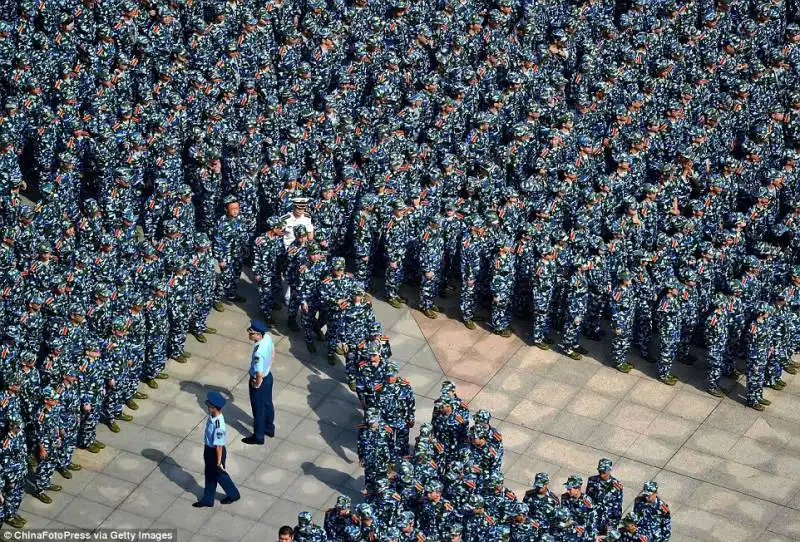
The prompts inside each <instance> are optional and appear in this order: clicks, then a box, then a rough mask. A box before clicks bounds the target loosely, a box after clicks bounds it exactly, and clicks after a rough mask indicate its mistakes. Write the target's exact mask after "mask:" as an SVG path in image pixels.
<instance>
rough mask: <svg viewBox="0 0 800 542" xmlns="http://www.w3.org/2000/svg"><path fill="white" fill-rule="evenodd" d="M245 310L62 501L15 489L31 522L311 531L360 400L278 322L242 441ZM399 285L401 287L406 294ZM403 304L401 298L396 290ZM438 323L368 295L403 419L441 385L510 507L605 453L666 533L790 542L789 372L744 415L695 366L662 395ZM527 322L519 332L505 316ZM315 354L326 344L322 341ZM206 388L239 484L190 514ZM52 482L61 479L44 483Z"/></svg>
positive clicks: (327, 500) (634, 377)
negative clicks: (402, 394) (498, 446)
mask: <svg viewBox="0 0 800 542" xmlns="http://www.w3.org/2000/svg"><path fill="white" fill-rule="evenodd" d="M243 293H244V295H247V296H248V299H249V302H248V304H247V305H246V306H244V307H228V309H227V310H226V311H225V312H224V313H222V314H218V313H212V316H211V319H210V322H209V324H210V325H212V326H214V327H217V328H218V329H219V334H218V335H215V336H211V335H209V341H208V343H206V344H199V343H198V342H197V341H195V339H194V338H193V337H190V338H189V343H188V351H189V352H191V353H192V354H193V357H192V358H191V359H190V360H189V363H187V364H185V365H181V364H178V363H176V362H174V361H170V362H169V363H168V365H167V371H168V372H169V374H170V376H171V377H170V379H169V380H166V381H159V384H160V388H159V389H158V390H150V389H148V388H144V387H143V390H144V391H146V392H148V393H149V394H150V397H151V398H150V399H149V400H146V401H140V409H139V410H138V411H135V412H131V414H133V415H134V417H135V420H134V421H133V422H131V423H127V424H126V423H120V425H121V426H122V432H121V433H118V434H113V433H111V432H110V431H108V430H107V429H106V428H105V427H104V426H103V427H101V429H100V431H99V434H98V438H99V439H100V440H102V441H103V442H105V443H107V444H108V447H107V448H106V449H105V450H103V451H102V452H100V453H99V454H97V455H93V454H90V453H86V452H84V451H82V450H79V451H78V452H77V454H76V459H75V461H77V462H78V463H81V464H82V465H83V466H84V470H83V471H81V472H78V473H75V476H74V478H73V479H72V480H65V481H63V485H64V491H63V493H60V494H58V493H54V494H52V496H53V497H54V502H53V504H51V505H44V504H42V503H40V502H39V501H37V500H35V499H33V498H32V497H30V496H26V497H25V500H24V502H23V505H22V512H21V515H23V516H24V517H25V518H27V519H28V525H27V527H28V528H41V527H51V528H56V527H65V528H72V527H79V528H84V529H95V528H98V527H103V528H106V527H108V528H112V527H113V528H124V527H131V528H133V527H136V528H147V527H153V528H155V527H164V528H168V527H174V528H177V529H178V531H179V539H180V540H181V541H182V542H183V541H188V540H192V541H201V540H224V541H236V540H254V541H255V540H258V541H260V542H263V541H272V540H275V539H276V538H277V529H278V527H279V526H280V525H283V524H291V525H294V523H295V520H296V517H297V513H298V512H300V511H301V510H309V511H312V512H313V513H314V517H315V520H316V521H317V522H319V523H320V524H321V522H322V518H323V511H324V509H325V508H327V507H329V506H332V505H333V504H334V501H335V500H336V496H337V495H338V494H339V493H346V494H348V495H350V496H351V497H352V498H353V499H354V500H358V499H359V493H360V490H361V488H362V486H363V478H362V477H361V469H360V467H359V465H358V457H357V455H356V424H358V423H359V422H360V421H361V416H360V411H359V407H358V401H357V399H356V397H355V395H354V394H353V393H351V392H350V391H349V390H348V388H347V387H346V385H344V384H343V381H344V369H343V367H342V366H341V365H339V366H336V367H330V366H328V365H327V363H326V361H325V359H324V357H323V356H322V355H316V356H312V355H310V354H309V353H308V352H307V350H306V347H305V345H304V343H303V340H302V334H300V333H294V334H291V336H289V335H288V334H287V332H286V328H285V325H284V324H285V320H286V318H285V313H281V314H280V316H277V314H276V320H277V321H278V322H279V326H278V329H277V330H276V331H274V332H273V339H274V340H275V341H276V350H277V354H276V357H275V365H274V366H273V374H274V375H275V388H274V399H275V405H276V420H275V421H276V426H277V431H276V437H275V438H274V439H267V443H266V445H265V446H246V445H244V444H242V443H241V442H240V439H241V437H243V436H247V435H249V434H250V428H251V423H252V418H251V416H250V408H249V401H248V393H247V375H246V370H247V367H248V363H249V356H250V352H251V349H252V347H251V344H250V343H248V342H246V341H247V336H246V333H245V329H246V328H247V326H248V322H249V318H250V315H256V314H257V305H256V295H255V292H254V291H253V290H252V288H249V287H245V288H244V289H243ZM412 293H413V292H411V291H409V292H408V294H409V295H411V294H412ZM411 298H412V299H415V297H413V296H412V297H411ZM444 308H445V312H446V313H447V315H448V317H440V318H439V319H437V320H428V319H427V318H425V317H424V316H423V315H422V314H420V313H419V312H418V311H416V310H408V309H405V310H402V311H400V310H395V309H392V308H390V307H388V305H386V304H385V303H383V302H380V301H377V300H376V301H375V310H376V313H377V316H378V319H379V320H380V321H381V322H383V324H384V326H385V327H386V329H387V330H388V332H387V334H388V335H389V336H390V337H391V344H392V350H393V352H394V359H396V360H398V361H399V362H400V363H401V369H400V372H401V374H402V375H403V376H405V377H406V378H408V379H410V380H411V383H412V384H413V386H414V390H415V392H416V397H417V416H418V424H419V422H421V421H426V420H429V419H430V415H431V409H432V405H433V400H434V399H435V398H436V397H437V396H438V393H439V385H440V382H441V381H442V380H443V379H445V378H449V379H451V380H453V381H454V382H456V384H457V386H458V393H459V394H460V395H461V397H462V398H463V399H464V400H466V401H469V403H470V407H471V409H472V410H473V411H474V410H477V409H478V408H487V409H489V410H490V411H491V412H492V414H493V415H494V418H495V419H494V420H493V423H494V424H496V426H497V427H498V428H499V430H500V431H501V432H502V434H503V439H504V442H505V449H506V453H505V458H504V461H503V471H504V472H505V474H506V480H507V485H508V486H509V487H511V488H512V489H513V490H514V491H515V492H516V493H517V496H518V497H520V498H521V497H522V494H523V493H524V491H525V489H526V487H527V486H528V484H529V483H530V481H531V478H532V476H533V474H534V473H536V472H539V471H548V472H549V473H550V475H551V479H552V480H553V482H554V484H553V486H554V487H553V489H554V490H555V491H556V492H559V487H558V486H559V485H560V483H561V482H563V481H564V480H565V479H566V478H567V476H568V475H569V474H571V473H580V474H582V475H583V476H584V479H585V477H586V476H588V475H591V474H594V473H595V467H596V465H597V460H598V459H599V458H601V457H604V456H605V457H609V458H611V459H612V460H613V461H614V463H615V466H616V475H617V476H618V477H619V478H620V479H621V480H622V482H623V483H624V485H625V506H626V507H629V506H630V505H631V504H632V502H633V498H634V497H635V495H636V493H637V492H638V490H639V489H640V488H641V485H642V482H643V481H645V480H648V479H655V480H657V481H658V482H659V485H660V487H661V494H662V495H663V497H664V498H665V499H666V501H667V502H668V503H669V505H670V507H671V509H672V516H673V540H676V541H683V540H701V541H711V540H720V541H726V542H734V541H737V540H757V541H759V542H779V541H785V540H800V423H798V422H800V384H798V382H797V379H792V377H791V376H789V375H787V376H788V379H787V380H788V382H789V385H788V386H787V388H786V389H785V390H784V391H783V392H780V393H778V392H774V391H772V390H769V389H768V390H766V391H765V397H767V398H768V399H771V400H772V401H773V406H771V407H769V408H768V409H767V411H766V412H764V413H758V412H756V411H754V410H751V409H747V408H745V407H744V406H743V405H742V402H741V401H742V397H741V394H742V393H743V389H744V388H743V379H742V380H741V381H739V382H738V383H731V382H726V383H725V385H726V386H728V387H731V386H732V387H733V389H732V391H731V393H730V394H729V396H728V397H726V398H724V399H715V398H714V397H711V396H710V395H708V394H706V393H704V392H703V391H702V388H703V371H704V368H703V363H702V362H701V363H700V364H699V365H700V366H699V367H698V368H688V367H684V366H678V367H676V371H675V372H676V374H677V375H678V376H679V377H680V379H681V382H680V383H679V384H678V385H677V386H675V387H672V388H670V387H667V386H665V385H663V384H661V383H659V382H657V381H656V380H655V379H654V378H653V372H654V369H655V367H654V366H653V365H649V364H645V363H644V362H642V361H641V360H638V361H637V368H636V369H634V371H632V372H631V373H630V374H628V375H624V374H621V373H619V372H617V371H616V370H615V369H613V368H611V367H609V366H608V365H606V364H605V360H607V359H608V357H609V356H608V345H607V344H605V343H592V342H588V341H587V342H586V343H585V346H586V347H587V348H588V349H589V350H590V355H589V356H587V357H584V359H583V360H581V361H574V360H572V359H569V358H567V357H565V356H563V355H561V354H559V353H556V352H542V351H540V350H538V349H537V348H532V347H529V346H526V345H525V344H524V343H523V341H522V340H521V339H520V338H518V337H512V338H510V339H503V338H501V337H498V336H495V335H492V334H490V333H489V332H488V331H486V330H485V329H480V330H476V331H472V332H470V331H467V330H466V329H465V328H464V326H463V325H462V324H461V323H460V322H459V321H458V320H457V318H456V316H457V311H456V310H455V300H453V299H449V300H448V303H445V304H444ZM516 326H517V328H518V329H521V328H523V327H527V324H526V323H525V322H522V323H517V324H516ZM320 350H321V351H324V348H320ZM210 389H217V390H219V391H221V392H222V393H223V394H224V395H225V396H226V397H227V398H228V400H229V403H228V405H227V406H226V407H225V410H224V413H225V417H226V420H227V421H228V427H229V434H228V437H229V444H228V452H229V453H228V470H229V472H230V473H231V476H232V477H233V480H234V481H235V482H236V484H237V485H238V486H239V488H240V490H241V492H242V500H240V501H239V502H237V503H236V504H233V505H231V506H221V505H220V504H219V502H217V503H216V505H215V507H214V508H213V509H208V508H206V509H195V508H192V507H191V503H192V502H194V501H196V500H197V498H198V496H199V494H200V493H201V492H202V486H203V475H202V470H203V462H202V430H203V425H204V420H205V407H204V400H205V396H206V393H207V392H208V391H209V390H210ZM55 481H56V482H57V483H62V480H61V479H60V477H59V476H58V475H56V476H55Z"/></svg>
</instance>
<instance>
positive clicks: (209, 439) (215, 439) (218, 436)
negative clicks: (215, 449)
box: [204, 414, 228, 446]
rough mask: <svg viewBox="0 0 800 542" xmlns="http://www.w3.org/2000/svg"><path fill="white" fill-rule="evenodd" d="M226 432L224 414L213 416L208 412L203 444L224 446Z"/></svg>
mask: <svg viewBox="0 0 800 542" xmlns="http://www.w3.org/2000/svg"><path fill="white" fill-rule="evenodd" d="M227 432H228V428H227V427H226V426H225V416H223V415H222V414H220V415H219V416H217V417H216V418H214V417H212V416H211V414H209V415H208V419H206V431H205V437H204V441H205V445H206V446H225V437H226V435H227Z"/></svg>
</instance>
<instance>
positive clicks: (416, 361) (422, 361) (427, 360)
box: [408, 343, 442, 373]
mask: <svg viewBox="0 0 800 542" xmlns="http://www.w3.org/2000/svg"><path fill="white" fill-rule="evenodd" d="M408 362H409V363H410V364H412V365H416V366H417V367H422V368H423V369H428V370H429V371H435V372H439V373H441V372H442V367H441V366H440V365H439V361H438V360H437V359H436V355H435V354H434V353H433V350H431V347H430V346H428V343H425V344H423V345H422V347H421V348H420V349H419V350H417V353H416V354H414V355H413V356H411V358H410V359H409V360H408Z"/></svg>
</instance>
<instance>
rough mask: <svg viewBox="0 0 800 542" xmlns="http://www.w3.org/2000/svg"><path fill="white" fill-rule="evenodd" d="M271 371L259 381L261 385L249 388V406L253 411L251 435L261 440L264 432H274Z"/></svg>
mask: <svg viewBox="0 0 800 542" xmlns="http://www.w3.org/2000/svg"><path fill="white" fill-rule="evenodd" d="M272 382H273V379H272V373H269V374H268V375H267V376H265V377H264V380H262V381H261V387H259V388H254V387H252V386H249V390H250V408H251V409H252V411H253V435H254V436H255V438H256V440H258V441H263V440H264V433H270V434H273V433H275V407H274V406H273V405H272Z"/></svg>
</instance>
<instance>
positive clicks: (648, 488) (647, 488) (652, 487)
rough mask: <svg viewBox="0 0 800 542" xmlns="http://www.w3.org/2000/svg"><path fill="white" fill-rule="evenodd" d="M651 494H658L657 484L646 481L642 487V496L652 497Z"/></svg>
mask: <svg viewBox="0 0 800 542" xmlns="http://www.w3.org/2000/svg"><path fill="white" fill-rule="evenodd" d="M653 493H658V483H657V482H655V481H653V480H648V481H647V482H645V483H644V484H643V485H642V495H652V494H653Z"/></svg>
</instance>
